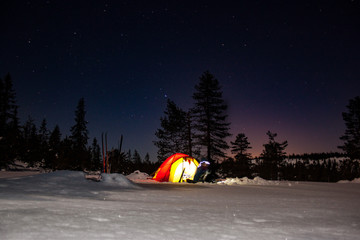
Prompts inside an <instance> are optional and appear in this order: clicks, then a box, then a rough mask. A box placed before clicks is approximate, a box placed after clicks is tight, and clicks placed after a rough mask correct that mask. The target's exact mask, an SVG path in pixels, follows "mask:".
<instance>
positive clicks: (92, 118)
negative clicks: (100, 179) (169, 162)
mask: <svg viewBox="0 0 360 240" xmlns="http://www.w3.org/2000/svg"><path fill="white" fill-rule="evenodd" d="M0 9H1V10H0V11H1V14H0V24H1V25H0V26H1V37H0V47H1V51H0V75H1V77H3V76H4V75H5V74H6V73H8V72H9V73H10V74H11V75H12V78H13V82H14V88H15V91H16V93H17V103H18V105H19V106H20V108H19V116H20V118H21V121H22V123H24V122H25V121H26V119H27V116H28V115H31V117H32V118H34V119H35V120H36V122H37V123H38V125H39V124H40V122H41V120H42V119H43V118H44V117H45V118H46V119H47V121H48V125H49V128H50V129H53V127H54V126H55V124H59V126H60V129H61V131H62V133H63V134H64V135H66V134H69V129H70V127H71V126H72V125H73V124H74V111H75V108H76V105H77V103H78V100H79V99H80V98H81V97H84V98H85V104H86V110H87V115H86V118H87V120H88V121H89V124H88V128H89V131H90V137H91V138H93V137H97V138H98V139H99V138H100V136H101V132H108V136H109V142H110V143H111V145H112V146H116V145H117V142H118V139H119V136H120V135H121V134H123V135H124V148H125V149H132V150H134V149H137V150H138V151H139V152H140V154H141V156H144V155H145V154H146V153H147V152H149V153H150V157H151V159H153V160H155V159H156V148H155V147H154V145H153V143H152V141H154V140H155V136H154V133H155V131H156V129H157V128H159V126H160V121H159V119H160V117H161V116H163V111H164V110H165V106H166V99H167V98H170V99H172V100H174V101H175V103H176V104H177V105H179V106H180V107H182V108H183V109H184V110H187V109H188V108H189V107H191V106H192V104H193V100H192V94H193V92H194V86H195V84H197V82H198V79H199V77H200V76H201V74H202V73H203V72H204V71H206V70H209V71H210V72H211V73H212V74H214V76H215V77H216V78H217V79H218V80H219V82H220V84H221V86H222V90H223V97H224V99H225V100H226V102H227V103H228V105H229V111H228V114H229V121H230V122H231V132H232V133H233V134H234V135H233V136H232V137H230V138H229V139H228V142H230V140H232V141H233V140H234V138H235V135H236V134H237V133H240V132H243V133H245V134H246V135H247V136H248V138H249V141H250V142H251V144H252V147H253V151H252V152H253V153H254V155H258V154H259V153H260V152H261V151H262V149H263V147H262V144H264V143H266V142H267V136H266V132H267V131H268V130H270V131H272V132H276V133H278V138H277V140H279V141H283V140H288V142H289V146H288V148H287V152H288V153H310V152H326V151H337V146H338V145H339V144H341V141H340V140H339V137H340V136H341V135H342V134H343V133H344V128H345V127H344V122H343V120H342V117H341V112H343V111H346V105H347V103H348V101H349V99H351V98H353V97H355V96H358V95H360V83H359V82H360V81H359V80H360V47H359V45H360V44H359V43H360V31H359V29H360V3H359V1H358V0H354V1H349V0H343V1H135V0H134V1H115V0H114V1H100V0H98V1H89V0H88V1H81V0H79V1H60V0H58V1H51V0H48V1H31V0H29V1H16V0H15V1H12V0H5V1H1V3H0Z"/></svg>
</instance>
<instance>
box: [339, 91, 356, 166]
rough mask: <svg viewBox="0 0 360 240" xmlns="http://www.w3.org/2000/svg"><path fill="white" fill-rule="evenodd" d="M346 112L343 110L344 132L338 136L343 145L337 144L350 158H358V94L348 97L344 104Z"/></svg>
mask: <svg viewBox="0 0 360 240" xmlns="http://www.w3.org/2000/svg"><path fill="white" fill-rule="evenodd" d="M346 107H347V109H348V112H343V113H342V116H343V119H344V121H345V126H346V129H345V134H344V135H343V136H342V137H340V139H341V140H343V141H344V145H342V146H339V148H340V149H342V150H344V151H345V152H346V153H347V155H348V157H349V158H350V159H351V160H360V96H358V97H355V98H354V99H350V101H349V104H348V105H347V106H346Z"/></svg>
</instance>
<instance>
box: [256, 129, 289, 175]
mask: <svg viewBox="0 0 360 240" xmlns="http://www.w3.org/2000/svg"><path fill="white" fill-rule="evenodd" d="M266 135H268V137H269V142H268V143H267V144H264V145H263V146H264V148H265V149H264V150H263V152H262V153H261V157H262V159H263V165H262V176H263V177H264V178H267V179H273V180H275V179H279V177H280V176H279V168H280V167H281V164H282V162H283V160H284V158H285V155H286V152H285V148H286V147H287V146H288V142H287V141H284V142H282V143H279V142H276V141H275V137H276V136H277V134H276V133H272V132H270V131H268V132H267V133H266Z"/></svg>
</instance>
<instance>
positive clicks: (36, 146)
mask: <svg viewBox="0 0 360 240" xmlns="http://www.w3.org/2000/svg"><path fill="white" fill-rule="evenodd" d="M40 149H41V141H40V138H39V135H38V133H37V128H36V125H35V123H34V120H33V119H32V118H31V117H30V116H29V117H28V120H27V121H26V123H25V124H24V126H23V135H22V143H21V150H20V158H21V160H23V161H24V162H26V163H28V164H29V165H30V166H34V165H35V164H36V163H39V162H41V160H42V158H41V157H42V155H41V151H40Z"/></svg>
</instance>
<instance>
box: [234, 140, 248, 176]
mask: <svg viewBox="0 0 360 240" xmlns="http://www.w3.org/2000/svg"><path fill="white" fill-rule="evenodd" d="M230 143H231V153H233V154H235V160H236V162H235V163H234V168H235V169H234V170H235V171H236V175H238V177H240V176H250V164H251V163H250V161H251V154H250V153H248V150H249V149H251V148H252V147H251V146H250V142H249V141H248V138H247V137H246V136H245V134H244V133H239V134H238V135H237V136H236V139H235V141H234V142H230ZM234 170H233V171H234Z"/></svg>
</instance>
